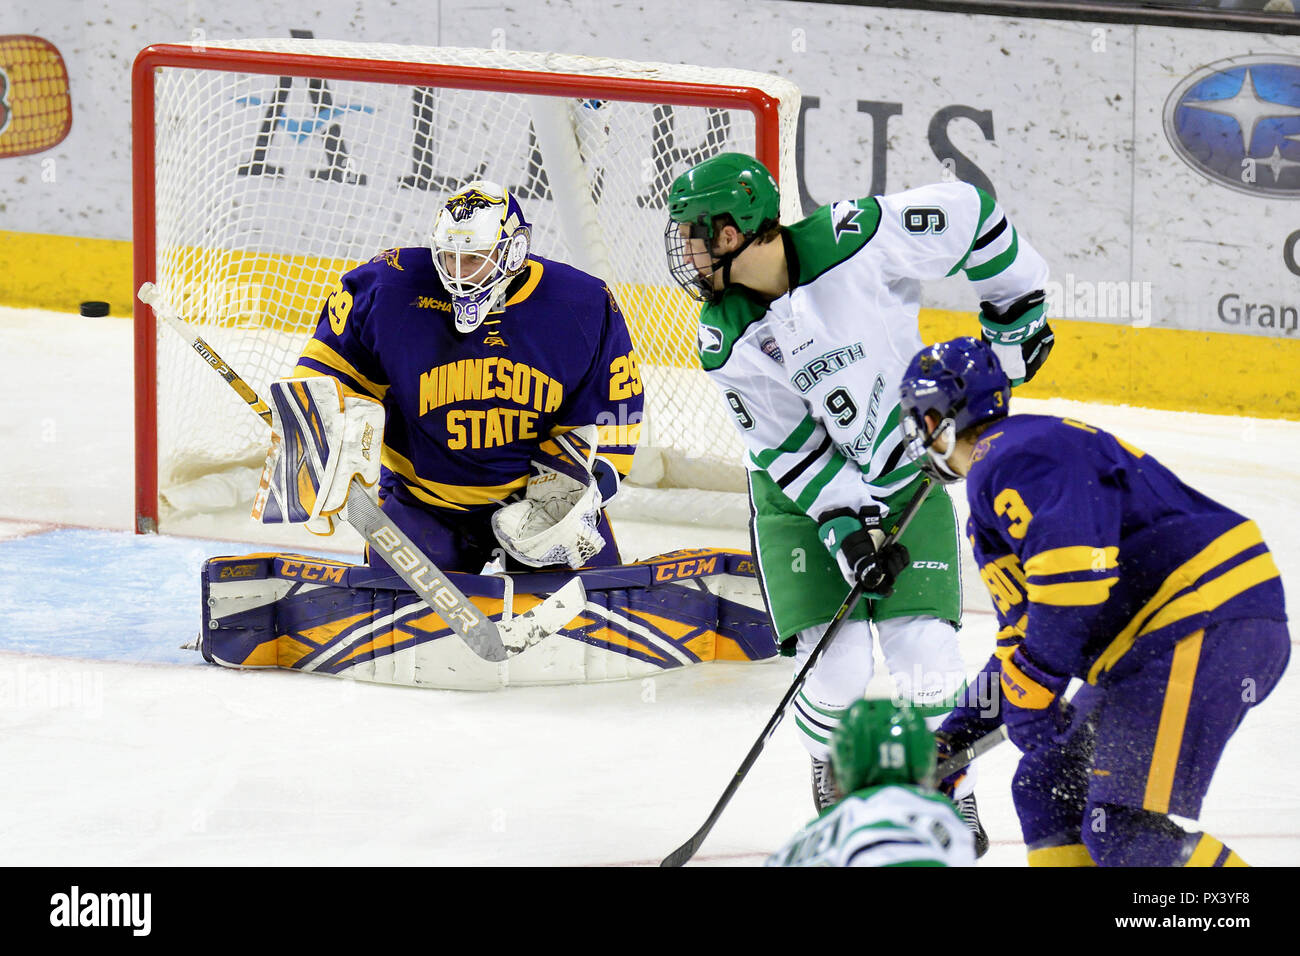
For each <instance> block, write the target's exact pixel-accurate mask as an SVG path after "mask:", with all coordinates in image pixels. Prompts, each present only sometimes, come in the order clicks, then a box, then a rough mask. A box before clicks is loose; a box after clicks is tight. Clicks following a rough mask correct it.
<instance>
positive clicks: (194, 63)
mask: <svg viewBox="0 0 1300 956" xmlns="http://www.w3.org/2000/svg"><path fill="white" fill-rule="evenodd" d="M163 67H181V68H184V67H191V68H194V69H201V70H207V71H223V72H230V73H246V74H259V75H271V76H293V77H318V78H321V79H327V80H357V79H364V80H366V81H367V82H374V83H388V84H392V85H407V86H429V87H442V88H447V89H460V90H471V91H478V92H488V93H526V94H532V95H549V96H563V97H570V98H574V99H584V98H592V99H602V100H624V101H630V102H654V103H663V104H665V105H670V106H696V107H710V106H712V107H720V108H727V109H736V110H745V111H748V112H749V113H751V114H752V115H753V117H754V127H755V129H754V137H755V153H756V158H757V159H758V160H759V161H760V162H762V163H763V164H764V165H765V166H766V167H767V168H768V169H769V170H771V171H772V174H773V176H774V177H779V175H780V165H781V164H780V125H779V115H778V113H779V107H780V101H779V100H778V99H777V98H776V97H774V96H772V95H770V94H768V93H766V92H764V91H763V90H760V89H758V88H756V87H750V86H734V85H726V84H707V83H690V82H681V81H675V80H650V79H644V78H639V77H619V76H586V75H581V74H574V73H545V72H537V71H532V70H511V69H500V68H493V67H474V66H451V65H442V64H427V63H403V62H397V61H392V60H382V59H366V58H359V57H340V56H322V55H315V54H307V53H284V52H263V51H251V50H233V49H224V48H215V47H214V48H204V47H201V46H198V45H190V44H170V43H161V44H153V45H150V46H147V47H145V48H144V49H143V50H141V51H140V53H139V54H138V55H137V56H136V58H135V63H134V65H133V67H132V71H131V117H132V160H131V162H132V197H133V198H132V206H133V208H132V223H133V249H132V256H133V271H134V279H133V282H134V284H133V286H132V288H133V289H139V288H140V286H141V285H143V284H144V283H145V282H154V281H156V279H157V274H156V273H157V243H156V230H157V207H156V195H155V190H156V179H155V172H156V165H155V163H156V157H155V135H154V132H155V127H154V119H155V103H154V77H155V73H156V71H157V70H158V69H160V68H163ZM133 316H134V379H135V386H134V387H135V521H134V525H135V531H136V533H137V534H147V533H154V532H157V531H158V519H159V497H158V496H159V487H158V484H159V482H158V386H157V373H158V368H157V327H156V322H155V318H154V315H153V312H152V310H151V309H150V308H149V307H148V306H146V305H145V304H144V303H143V302H141V301H139V299H138V298H137V299H135V301H134V311H133ZM236 371H238V370H236Z"/></svg>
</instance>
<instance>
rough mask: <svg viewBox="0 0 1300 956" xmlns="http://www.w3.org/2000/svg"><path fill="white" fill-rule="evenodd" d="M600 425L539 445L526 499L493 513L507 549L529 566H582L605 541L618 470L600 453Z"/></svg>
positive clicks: (494, 527)
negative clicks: (604, 513) (605, 518)
mask: <svg viewBox="0 0 1300 956" xmlns="http://www.w3.org/2000/svg"><path fill="white" fill-rule="evenodd" d="M596 434H597V433H596V426H595V425H585V426H583V427H582V428H577V429H574V430H573V431H571V432H567V433H565V434H563V435H559V436H557V437H555V438H554V439H552V440H551V441H550V442H546V443H544V447H550V448H552V451H551V452H550V453H548V452H546V451H544V450H543V448H539V449H538V451H537V457H536V458H535V459H534V460H533V462H532V465H533V468H532V471H533V474H532V475H531V476H530V477H529V479H528V485H527V489H526V491H525V494H524V499H523V500H522V501H516V502H513V503H511V504H508V505H505V506H504V507H502V508H501V509H500V510H498V511H497V512H495V513H494V514H493V515H492V532H493V534H495V535H496V539H497V541H498V542H500V544H501V547H502V548H504V549H505V551H506V553H507V554H509V555H510V556H511V557H513V558H514V559H515V560H517V561H519V562H520V563H522V564H526V565H528V566H529V567H534V568H544V567H549V566H555V565H568V566H569V567H570V568H575V569H576V568H580V567H582V566H583V565H584V564H586V563H587V561H589V560H590V559H591V558H592V557H593V556H594V555H596V554H598V553H599V552H600V551H601V549H602V548H604V547H605V538H604V536H603V535H602V534H601V533H600V518H601V508H602V507H603V506H604V505H605V504H606V503H608V502H609V500H610V499H611V498H613V497H614V495H615V494H616V493H617V491H618V485H619V477H618V471H617V470H616V469H615V468H614V466H613V465H612V464H610V463H609V461H608V460H607V459H604V458H601V457H599V456H597V455H596Z"/></svg>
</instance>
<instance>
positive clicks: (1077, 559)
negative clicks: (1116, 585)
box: [1025, 544, 1119, 578]
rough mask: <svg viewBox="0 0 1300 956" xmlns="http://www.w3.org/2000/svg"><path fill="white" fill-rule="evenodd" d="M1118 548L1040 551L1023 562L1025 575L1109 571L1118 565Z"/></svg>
mask: <svg viewBox="0 0 1300 956" xmlns="http://www.w3.org/2000/svg"><path fill="white" fill-rule="evenodd" d="M1118 559H1119V548H1114V547H1112V548H1095V547H1092V546H1090V545H1086V544H1080V545H1074V546H1073V547H1069V548H1052V549H1050V550H1048V551H1040V552H1038V553H1037V554H1036V555H1034V556H1033V557H1032V558H1030V559H1029V560H1027V561H1026V562H1025V575H1026V576H1028V577H1031V578H1032V577H1034V576H1035V575H1037V576H1039V577H1042V576H1044V575H1048V574H1068V573H1070V572H1073V571H1109V570H1110V569H1111V568H1113V567H1115V566H1116V565H1117V564H1118Z"/></svg>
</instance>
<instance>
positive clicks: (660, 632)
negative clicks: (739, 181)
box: [201, 182, 776, 687]
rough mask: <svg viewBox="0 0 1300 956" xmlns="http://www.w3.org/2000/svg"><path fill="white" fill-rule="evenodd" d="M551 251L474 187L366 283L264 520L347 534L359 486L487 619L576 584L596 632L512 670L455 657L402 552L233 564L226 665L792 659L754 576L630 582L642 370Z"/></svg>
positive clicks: (215, 617) (319, 351)
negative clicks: (629, 482)
mask: <svg viewBox="0 0 1300 956" xmlns="http://www.w3.org/2000/svg"><path fill="white" fill-rule="evenodd" d="M529 243H530V228H529V225H528V222H527V221H526V220H525V218H524V215H523V210H522V209H521V207H520V206H519V204H518V202H517V201H516V200H515V198H514V197H513V196H512V195H510V194H509V193H508V192H507V191H506V190H504V189H502V188H501V187H499V186H497V185H495V184H492V183H487V182H476V183H471V184H469V185H468V186H467V187H465V188H464V189H463V190H461V191H460V192H457V193H455V194H454V195H452V196H451V197H450V198H449V199H448V200H447V201H446V203H445V204H444V205H443V207H442V209H441V211H440V212H439V215H438V218H437V220H436V222H435V225H434V229H433V234H432V237H431V241H430V244H429V246H428V247H417V248H402V249H392V250H388V251H386V252H383V253H381V254H380V255H378V256H376V257H375V258H374V259H372V260H371V261H370V262H368V263H366V264H364V265H362V266H360V267H358V268H356V269H353V270H352V271H350V272H348V273H347V274H345V275H344V276H343V277H342V279H341V280H340V282H339V285H338V288H336V289H335V290H334V292H333V293H332V294H331V295H330V296H329V297H328V299H327V300H326V302H325V303H324V305H323V308H322V310H321V316H320V319H319V321H318V324H317V328H316V331H315V334H314V335H313V337H312V339H311V340H310V341H309V342H308V344H307V346H306V347H305V349H304V351H303V353H302V356H301V358H300V359H299V361H298V364H297V367H296V368H295V370H294V377H292V378H289V379H284V380H281V381H277V382H275V383H273V384H272V385H271V388H270V393H269V401H268V403H267V404H268V405H269V407H270V409H271V416H272V428H273V441H272V446H271V451H270V453H269V454H268V457H267V462H266V466H265V468H264V471H263V475H262V482H261V486H260V488H259V492H258V496H257V500H256V503H255V505H254V516H255V517H258V518H260V519H261V520H262V521H263V522H266V523H280V522H290V523H300V524H304V525H305V526H306V527H307V528H308V529H309V530H311V531H313V532H315V533H317V534H322V535H328V534H330V533H332V532H333V530H334V528H335V521H336V519H337V518H339V517H340V516H341V514H342V513H343V511H344V509H345V508H346V507H347V500H348V495H349V488H350V486H351V485H352V483H353V480H354V479H356V480H359V481H360V483H361V484H362V485H365V486H366V487H372V488H377V491H378V497H379V500H380V506H381V508H382V510H383V513H384V515H385V516H386V517H387V518H388V520H390V521H391V522H393V523H394V524H396V525H397V526H399V527H400V528H401V529H402V530H403V531H404V532H405V533H406V534H407V535H408V536H409V537H410V538H411V540H412V541H413V542H414V543H415V545H416V546H417V547H418V548H419V549H420V550H421V551H422V552H423V553H424V554H425V555H427V556H428V558H429V559H430V560H431V561H432V562H433V563H434V564H436V565H437V567H438V568H440V569H441V570H442V571H447V572H453V574H452V577H454V578H455V579H456V586H457V587H459V588H460V589H461V590H462V591H463V592H464V594H465V595H466V596H468V597H469V599H470V600H471V601H473V602H474V603H475V604H476V605H478V606H479V607H480V609H481V610H484V611H486V612H487V613H488V614H489V615H500V616H502V618H503V619H507V618H508V617H509V616H510V615H512V614H519V613H523V612H525V611H527V610H528V608H529V607H530V606H532V605H533V604H536V603H537V602H538V601H541V600H542V599H543V598H544V597H545V596H546V594H547V593H549V591H553V590H555V589H556V588H558V587H560V586H561V585H562V584H563V583H564V582H565V581H567V580H570V579H571V578H572V577H573V572H574V571H575V570H578V569H582V572H581V576H582V581H583V584H584V586H585V587H586V589H587V603H586V605H585V607H584V608H583V613H581V614H578V615H577V616H576V617H575V618H574V619H573V620H572V621H571V622H570V624H569V625H568V626H566V627H564V628H561V629H560V630H559V631H557V632H556V633H555V635H554V637H555V638H556V639H555V640H546V641H542V642H541V644H539V645H538V646H537V647H535V648H530V649H529V650H528V651H526V652H525V653H524V654H521V655H520V656H519V657H517V658H513V659H512V660H510V661H508V662H502V663H501V664H497V663H492V662H488V661H482V660H479V659H477V658H475V657H474V655H473V654H472V653H470V652H469V651H468V650H467V649H466V648H465V647H464V646H463V645H461V644H460V642H458V641H457V640H455V639H453V640H450V641H444V640H438V638H441V637H443V636H446V635H447V634H448V633H449V631H448V629H447V627H446V623H445V622H444V621H443V620H442V619H441V618H440V617H439V615H438V614H436V613H434V612H433V611H432V610H431V609H430V608H429V607H427V606H426V605H425V604H423V603H422V601H421V600H420V598H419V597H417V596H416V595H415V594H414V592H412V591H411V590H410V589H409V587H408V586H407V585H406V584H405V583H403V581H402V580H401V579H400V578H398V577H397V576H396V575H394V574H393V573H392V572H391V571H390V570H389V568H388V566H387V564H386V563H385V561H384V560H383V556H382V555H377V554H374V553H368V554H367V566H365V567H361V566H349V565H343V564H337V563H334V562H328V561H326V562H322V561H319V560H316V559H306V558H302V557H300V556H292V555H283V556H271V557H265V556H263V557H257V558H230V559H226V558H221V559H214V560H213V561H211V562H209V563H208V565H207V567H206V568H205V572H204V600H205V604H204V607H205V615H206V617H205V621H204V631H203V640H202V643H201V647H202V650H203V652H204V654H205V656H206V657H207V658H208V659H209V660H211V661H213V662H215V663H223V664H230V665H234V666H287V667H294V668H296V669H303V670H312V671H317V672H322V673H332V674H340V675H344V676H353V677H360V678H363V679H370V680H389V681H393V682H397V683H410V684H421V685H426V686H446V687H491V686H500V685H501V684H503V683H519V682H548V683H550V682H570V681H582V680H603V679H613V678H618V677H627V676H635V675H637V674H641V673H650V672H653V671H655V670H658V669H661V668H663V667H676V666H682V665H684V664H689V663H694V662H696V661H699V660H711V659H715V658H718V657H723V658H729V659H737V660H751V659H760V658H765V657H769V656H772V655H774V654H775V653H776V646H775V642H774V641H773V639H772V637H771V634H770V630H769V629H768V627H767V622H766V614H765V612H764V610H763V604H762V600H761V597H760V595H759V591H758V588H757V584H756V582H755V580H754V574H753V563H752V561H751V560H750V559H749V556H748V555H743V554H739V553H727V552H714V551H708V552H691V553H685V554H679V555H670V556H664V557H663V558H660V559H652V560H651V561H649V562H647V563H644V564H639V565H630V566H622V565H620V556H619V551H618V546H617V544H616V543H615V541H614V535H613V531H612V529H611V527H610V523H609V519H608V517H607V516H606V514H605V512H604V506H605V505H606V504H608V503H609V501H610V500H612V499H613V497H614V496H615V495H616V494H617V491H618V487H619V483H620V481H621V479H622V477H623V476H624V475H626V473H627V471H628V469H629V467H630V465H631V460H632V453H633V452H634V450H635V445H636V441H637V438H638V433H639V430H640V424H639V423H640V420H641V416H642V410H643V396H642V385H641V379H640V373H639V368H638V364H637V356H636V352H635V351H634V349H633V348H632V344H631V339H630V336H629V334H628V330H627V325H626V322H625V321H624V319H623V316H622V313H621V312H620V310H619V307H618V305H617V303H616V301H615V299H614V297H613V295H612V293H611V292H610V291H609V289H608V288H607V287H606V286H605V284H604V283H603V282H602V281H601V280H599V279H596V278H594V277H592V276H589V275H587V274H586V273H583V272H580V271H578V270H577V269H574V268H572V267H570V266H567V265H565V264H563V263H560V262H556V261H553V260H549V259H544V258H542V257H540V256H535V255H532V254H531V251H530V248H529ZM609 423H619V424H609ZM534 569H541V571H538V572H535V573H531V574H526V573H524V572H528V571H532V570H534ZM541 572H550V573H541ZM683 581H685V582H689V584H683V583H682V582H683ZM416 650H418V653H404V652H405V651H416ZM533 651H537V652H538V653H536V654H534V653H533ZM525 657H527V660H525V659H524V658H525Z"/></svg>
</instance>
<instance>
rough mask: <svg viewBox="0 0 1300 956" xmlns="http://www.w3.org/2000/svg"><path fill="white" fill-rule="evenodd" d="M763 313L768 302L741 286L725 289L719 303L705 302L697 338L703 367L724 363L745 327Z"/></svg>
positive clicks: (719, 366)
mask: <svg viewBox="0 0 1300 956" xmlns="http://www.w3.org/2000/svg"><path fill="white" fill-rule="evenodd" d="M766 314H767V304H766V303H765V302H763V301H762V300H761V299H760V298H758V297H757V296H756V295H754V294H753V293H752V292H750V291H749V290H748V289H745V288H743V287H736V288H732V289H728V290H727V294H726V295H724V296H723V297H722V299H721V300H720V301H718V302H708V303H705V305H704V308H702V309H701V310H700V327H699V337H698V339H697V340H696V347H697V348H698V349H699V352H700V364H701V365H702V366H704V370H705V371H706V372H711V371H713V370H714V369H719V368H722V366H724V365H726V364H727V360H728V359H729V358H731V349H732V347H733V346H735V344H736V342H737V341H739V339H740V337H741V336H742V335H744V334H745V330H746V329H747V328H749V327H750V326H751V325H753V324H754V323H755V322H757V321H758V320H759V319H761V318H762V317H763V316H765V315H766Z"/></svg>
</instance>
